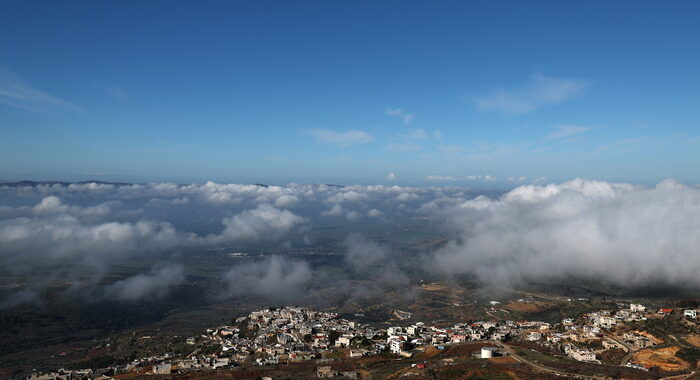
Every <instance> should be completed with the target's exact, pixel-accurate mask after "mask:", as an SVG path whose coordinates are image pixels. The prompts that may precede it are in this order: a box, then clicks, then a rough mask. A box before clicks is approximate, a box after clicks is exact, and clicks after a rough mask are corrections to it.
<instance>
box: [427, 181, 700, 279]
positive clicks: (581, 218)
mask: <svg viewBox="0 0 700 380" xmlns="http://www.w3.org/2000/svg"><path fill="white" fill-rule="evenodd" d="M442 211H443V213H442V214H440V213H438V214H436V215H441V217H443V218H444V217H446V218H448V223H447V224H448V225H451V226H455V232H459V233H460V235H461V236H460V238H459V239H456V240H454V241H452V242H451V243H450V244H448V245H447V246H446V247H445V248H442V249H440V250H439V251H438V252H436V254H435V256H434V258H433V261H434V262H435V263H436V268H437V269H438V270H440V271H442V272H446V273H473V274H475V275H477V276H479V277H480V278H481V279H482V280H483V281H485V282H489V283H499V284H502V285H503V284H505V285H507V284H509V283H518V282H522V281H542V280H549V279H562V280H565V279H589V280H596V281H603V282H605V283H612V284H615V285H618V286H622V287H633V286H649V285H655V284H657V285H658V284H661V285H677V286H690V287H698V286H700V277H698V276H697V271H698V268H700V256H698V255H697V254H696V251H697V247H698V246H700V235H698V234H697V233H696V230H695V229H696V226H698V225H700V189H697V188H693V187H687V186H684V185H681V184H679V183H677V182H674V181H664V182H662V183H660V184H659V185H657V186H656V187H653V188H646V187H639V186H632V185H628V184H614V183H608V182H600V181H587V180H574V181H570V182H566V183H563V184H559V185H554V184H552V185H546V186H535V185H526V186H521V187H518V188H516V189H514V190H512V191H511V192H509V193H507V194H505V195H504V196H502V197H501V198H498V199H491V198H487V197H483V196H481V197H477V198H474V199H470V200H467V201H465V202H463V203H462V204H461V205H459V206H458V207H454V206H450V207H447V206H446V207H445V208H444V209H443V210H442Z"/></svg>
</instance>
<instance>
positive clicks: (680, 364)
mask: <svg viewBox="0 0 700 380" xmlns="http://www.w3.org/2000/svg"><path fill="white" fill-rule="evenodd" d="M680 349H681V348H680V347H679V346H672V347H664V348H659V349H656V350H655V349H650V348H647V349H644V350H641V351H638V352H635V354H634V356H633V357H632V361H634V362H637V363H639V364H641V365H643V366H645V367H648V368H651V367H659V368H661V369H662V370H664V371H684V370H687V369H689V368H690V364H689V363H688V362H686V361H684V360H682V359H680V358H677V357H676V352H678V350H680Z"/></svg>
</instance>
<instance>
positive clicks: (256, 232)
mask: <svg viewBox="0 0 700 380" xmlns="http://www.w3.org/2000/svg"><path fill="white" fill-rule="evenodd" d="M222 223H223V224H224V226H225V228H224V231H223V232H222V233H221V234H220V235H216V236H213V237H212V238H211V239H212V240H213V241H227V240H258V239H260V238H262V237H265V238H278V237H280V236H282V235H284V234H287V233H289V232H290V231H292V230H293V229H295V228H297V227H301V226H303V225H304V224H306V223H307V220H306V219H305V218H302V217H300V216H298V215H295V214H293V213H292V212H290V211H289V210H280V209H278V208H275V207H273V206H271V205H269V204H267V203H263V204H260V205H258V207H257V208H255V209H251V210H245V211H243V212H241V213H239V214H236V215H234V216H233V217H231V218H225V219H224V220H223V221H222Z"/></svg>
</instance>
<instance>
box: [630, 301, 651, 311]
mask: <svg viewBox="0 0 700 380" xmlns="http://www.w3.org/2000/svg"><path fill="white" fill-rule="evenodd" d="M646 309H647V308H646V306H644V305H641V304H638V303H631V304H630V311H631V312H633V313H643V312H644V311H645V310H646Z"/></svg>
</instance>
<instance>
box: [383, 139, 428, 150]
mask: <svg viewBox="0 0 700 380" xmlns="http://www.w3.org/2000/svg"><path fill="white" fill-rule="evenodd" d="M386 149H387V150H391V151H395V152H417V151H419V150H421V149H423V147H422V146H421V145H419V144H416V143H414V142H410V141H409V142H403V143H396V142H390V143H389V144H387V146H386Z"/></svg>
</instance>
